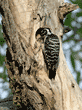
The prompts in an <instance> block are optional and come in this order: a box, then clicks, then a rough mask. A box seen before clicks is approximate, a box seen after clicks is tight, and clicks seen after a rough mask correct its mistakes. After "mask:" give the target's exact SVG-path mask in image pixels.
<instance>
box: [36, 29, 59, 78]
mask: <svg viewBox="0 0 82 110" xmlns="http://www.w3.org/2000/svg"><path fill="white" fill-rule="evenodd" d="M38 34H39V35H40V36H38ZM35 36H36V39H37V41H39V42H40V41H41V42H42V41H43V43H44V48H43V55H44V61H45V63H46V66H47V69H48V70H49V77H50V78H54V77H55V75H56V69H57V63H58V59H59V50H60V43H59V38H58V36H57V35H54V34H53V33H52V32H51V30H50V28H39V29H38V30H37V31H36V35H35Z"/></svg>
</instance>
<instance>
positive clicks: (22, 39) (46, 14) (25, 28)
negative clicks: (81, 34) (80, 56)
mask: <svg viewBox="0 0 82 110" xmlns="http://www.w3.org/2000/svg"><path fill="white" fill-rule="evenodd" d="M77 8H78V6H76V5H74V4H69V3H63V0H49V1H48V0H43V1H42V0H27V1H25V0H3V1H1V2H0V10H1V14H2V20H3V36H4V38H5V40H6V43H7V45H8V48H7V54H6V67H7V70H8V76H9V79H10V88H11V89H12V92H13V103H14V104H15V105H17V107H18V109H19V108H22V107H25V106H27V107H30V109H34V110H82V98H81V97H82V91H81V89H80V88H79V86H78V85H77V83H76V82H75V80H74V78H73V76H72V75H71V73H70V71H69V69H68V66H67V63H66V60H65V57H64V54H63V50H62V41H61V39H62V38H61V37H62V36H63V25H62V23H63V19H64V17H65V15H66V14H68V13H69V12H71V11H73V10H74V9H77ZM39 27H48V28H50V29H51V30H52V32H53V33H54V34H56V35H57V36H58V37H59V40H60V54H59V65H58V68H57V70H56V77H55V78H54V79H49V77H48V73H47V71H46V70H45V67H46V66H45V63H44V58H43V54H42V49H40V48H39V44H38V42H37V41H36V39H35V32H36V31H37V29H38V28H39ZM35 44H36V45H38V47H36V48H34V46H35ZM37 50H39V51H37ZM27 109H28V108H27Z"/></svg>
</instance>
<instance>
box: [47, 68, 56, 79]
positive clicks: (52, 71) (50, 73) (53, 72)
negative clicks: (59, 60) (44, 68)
mask: <svg viewBox="0 0 82 110" xmlns="http://www.w3.org/2000/svg"><path fill="white" fill-rule="evenodd" d="M55 76H56V69H54V70H52V69H50V70H49V78H50V79H52V78H55Z"/></svg>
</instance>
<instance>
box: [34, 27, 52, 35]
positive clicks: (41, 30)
mask: <svg viewBox="0 0 82 110" xmlns="http://www.w3.org/2000/svg"><path fill="white" fill-rule="evenodd" d="M38 34H40V35H41V36H44V35H51V30H50V29H49V28H39V29H38V30H37V31H36V36H37V35H38Z"/></svg>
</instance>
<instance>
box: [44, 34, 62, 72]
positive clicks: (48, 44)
mask: <svg viewBox="0 0 82 110" xmlns="http://www.w3.org/2000/svg"><path fill="white" fill-rule="evenodd" d="M59 49H60V43H59V39H58V37H57V36H56V35H54V34H51V35H48V36H47V37H46V39H45V42H44V55H45V62H46V64H47V68H48V69H52V70H54V69H55V65H56V63H57V62H58V58H59Z"/></svg>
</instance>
